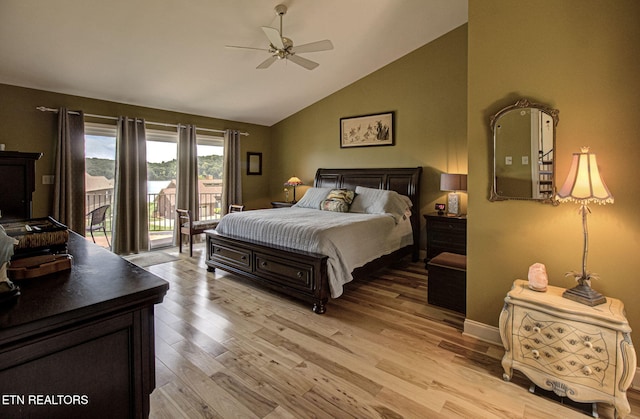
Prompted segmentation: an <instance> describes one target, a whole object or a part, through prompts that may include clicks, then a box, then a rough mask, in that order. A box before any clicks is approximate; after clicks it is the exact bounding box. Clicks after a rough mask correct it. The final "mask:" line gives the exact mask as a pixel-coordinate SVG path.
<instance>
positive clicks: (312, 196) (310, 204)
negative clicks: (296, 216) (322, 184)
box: [293, 188, 333, 210]
mask: <svg viewBox="0 0 640 419" xmlns="http://www.w3.org/2000/svg"><path fill="white" fill-rule="evenodd" d="M332 189H333V188H309V189H307V192H305V193H304V195H303V196H302V198H300V200H299V201H298V202H296V203H295V204H294V205H293V206H294V207H298V208H313V209H317V210H319V209H320V203H321V202H322V201H323V200H324V199H325V198H326V197H327V195H329V192H331V190H332Z"/></svg>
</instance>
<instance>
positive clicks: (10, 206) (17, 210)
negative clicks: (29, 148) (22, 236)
mask: <svg viewBox="0 0 640 419" xmlns="http://www.w3.org/2000/svg"><path fill="white" fill-rule="evenodd" d="M40 157H42V153H21V152H18V151H0V197H2V198H1V199H0V215H1V216H2V218H1V220H2V221H8V220H26V219H29V218H31V195H32V194H33V192H34V191H35V190H36V160H38V159H39V158H40Z"/></svg>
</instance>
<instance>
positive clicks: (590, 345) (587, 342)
mask: <svg viewBox="0 0 640 419" xmlns="http://www.w3.org/2000/svg"><path fill="white" fill-rule="evenodd" d="M584 346H586V347H587V348H589V349H592V348H593V343H591V342H589V341H586V342H585V343H584Z"/></svg>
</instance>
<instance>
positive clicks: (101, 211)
mask: <svg viewBox="0 0 640 419" xmlns="http://www.w3.org/2000/svg"><path fill="white" fill-rule="evenodd" d="M109 207H110V205H108V204H107V205H102V206H101V207H98V208H96V209H94V210H93V211H91V212H89V213H88V214H87V217H89V233H90V234H91V239H92V240H93V242H94V243H95V242H96V238H95V237H93V232H94V231H100V230H102V232H103V233H104V238H105V239H106V240H107V246H109V247H111V244H110V243H109V237H107V229H106V227H105V225H106V218H107V217H106V214H107V210H108V209H109Z"/></svg>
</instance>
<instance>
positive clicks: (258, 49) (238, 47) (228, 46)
mask: <svg viewBox="0 0 640 419" xmlns="http://www.w3.org/2000/svg"><path fill="white" fill-rule="evenodd" d="M224 47H225V48H229V49H254V50H257V51H269V50H268V49H266V48H254V47H241V46H238V45H225V46H224Z"/></svg>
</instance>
